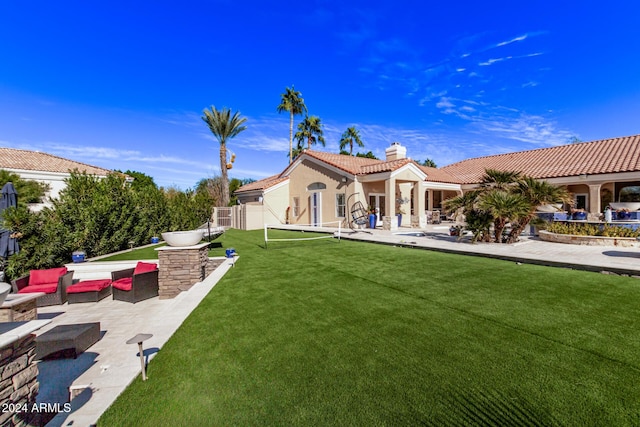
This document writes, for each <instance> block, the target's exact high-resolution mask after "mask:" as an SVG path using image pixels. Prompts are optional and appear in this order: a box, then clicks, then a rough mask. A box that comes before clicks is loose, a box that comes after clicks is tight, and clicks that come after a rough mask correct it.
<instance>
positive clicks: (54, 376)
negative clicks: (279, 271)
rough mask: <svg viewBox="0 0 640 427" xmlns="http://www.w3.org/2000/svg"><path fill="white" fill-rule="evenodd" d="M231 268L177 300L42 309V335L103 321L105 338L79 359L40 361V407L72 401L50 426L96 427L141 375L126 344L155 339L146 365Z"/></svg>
mask: <svg viewBox="0 0 640 427" xmlns="http://www.w3.org/2000/svg"><path fill="white" fill-rule="evenodd" d="M231 267H232V263H231V261H225V262H223V263H222V264H221V265H220V266H218V268H216V270H215V271H213V273H211V274H210V275H209V276H208V277H206V278H205V280H204V281H202V282H199V283H196V284H195V285H194V286H193V287H192V288H191V289H189V290H188V291H187V292H182V293H180V294H179V295H178V296H177V297H176V298H174V299H165V300H160V299H159V298H152V299H148V300H145V301H141V302H139V303H137V304H130V303H127V302H123V301H115V300H112V299H111V298H106V299H104V300H102V301H99V302H97V303H83V304H71V305H69V304H64V305H58V306H50V307H41V308H39V309H38V318H39V319H51V323H49V324H48V325H46V326H45V327H43V328H42V329H40V330H38V331H37V332H36V334H37V335H41V334H43V333H45V332H47V331H49V330H51V329H52V328H54V327H56V326H58V325H67V324H76V323H89V322H100V330H101V335H102V337H101V339H100V340H99V341H98V342H97V343H95V344H94V345H93V346H91V347H90V348H89V349H88V350H87V351H85V352H84V353H82V354H80V355H79V356H78V357H77V359H55V360H46V361H43V362H39V364H38V368H39V370H40V373H39V375H38V380H39V382H40V392H39V394H38V398H37V402H38V403H41V402H42V403H47V404H53V403H56V402H58V403H60V404H61V405H60V406H61V407H62V404H64V403H65V402H67V401H68V399H69V393H70V391H71V396H72V397H73V400H72V401H71V410H70V411H69V412H66V413H65V412H61V413H59V414H58V415H57V416H56V417H54V418H53V419H52V420H51V421H50V422H49V423H48V424H47V425H48V426H62V425H71V424H73V425H80V426H88V425H92V424H95V423H96V421H97V420H98V418H99V417H100V415H101V414H102V412H104V411H105V410H106V409H107V408H108V407H109V405H110V404H111V403H112V402H113V401H114V400H115V399H116V397H117V396H118V395H119V394H120V393H121V392H122V391H123V390H124V389H125V388H126V387H127V386H128V385H129V383H130V382H131V381H133V379H134V378H135V377H136V376H137V375H139V374H140V359H139V356H138V347H137V346H135V345H127V344H126V341H127V340H128V339H130V338H131V337H133V336H135V335H136V334H138V333H149V334H152V335H153V337H152V338H150V339H149V340H147V341H145V342H144V356H145V359H146V361H147V362H148V361H149V360H150V359H152V358H153V357H154V355H155V354H156V353H157V352H158V351H159V350H160V348H162V346H163V345H164V343H166V342H167V340H168V339H169V338H170V337H171V335H173V333H174V332H175V331H176V330H177V329H178V328H179V327H180V325H181V324H182V322H183V321H184V319H186V317H187V316H188V315H189V314H190V313H191V311H192V310H193V309H194V308H195V307H196V306H197V305H198V304H199V303H200V301H201V300H202V299H203V298H204V297H205V296H206V295H207V294H208V293H209V291H210V290H211V289H212V288H213V287H214V286H215V285H216V283H217V282H218V281H219V280H220V278H221V277H222V276H224V274H225V273H226V272H227V271H228V270H229V268H231Z"/></svg>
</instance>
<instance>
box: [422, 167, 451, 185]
mask: <svg viewBox="0 0 640 427" xmlns="http://www.w3.org/2000/svg"><path fill="white" fill-rule="evenodd" d="M418 167H419V168H420V169H422V171H423V172H424V173H426V174H427V179H425V181H431V182H446V183H451V184H461V182H460V180H459V179H458V178H456V177H454V176H453V175H451V174H450V173H449V172H447V171H444V170H442V169H438V168H432V167H429V166H421V165H418Z"/></svg>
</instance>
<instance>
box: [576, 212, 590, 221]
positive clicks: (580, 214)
mask: <svg viewBox="0 0 640 427" xmlns="http://www.w3.org/2000/svg"><path fill="white" fill-rule="evenodd" d="M573 219H574V220H576V221H584V220H585V219H587V213H586V212H574V213H573Z"/></svg>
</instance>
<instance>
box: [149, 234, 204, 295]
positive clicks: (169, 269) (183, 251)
mask: <svg viewBox="0 0 640 427" xmlns="http://www.w3.org/2000/svg"><path fill="white" fill-rule="evenodd" d="M161 249H162V250H158V260H159V270H160V271H159V272H158V287H159V288H158V296H159V298H160V299H169V298H175V297H176V296H177V295H178V294H179V293H180V292H182V291H186V290H189V289H190V288H191V287H192V286H193V285H195V284H196V283H197V282H201V281H203V280H204V278H205V277H206V276H207V275H208V274H209V273H210V271H208V270H209V269H208V268H207V267H208V263H209V255H208V253H209V245H208V244H201V245H197V246H189V247H186V248H181V247H173V248H172V247H168V246H165V247H163V248H161Z"/></svg>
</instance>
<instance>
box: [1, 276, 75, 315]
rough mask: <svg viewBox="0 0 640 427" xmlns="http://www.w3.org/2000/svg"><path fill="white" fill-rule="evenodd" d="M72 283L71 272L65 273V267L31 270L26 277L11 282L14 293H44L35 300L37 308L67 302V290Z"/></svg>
mask: <svg viewBox="0 0 640 427" xmlns="http://www.w3.org/2000/svg"><path fill="white" fill-rule="evenodd" d="M43 277H44V279H43ZM56 277H57V283H56V281H55V279H56ZM43 280H44V281H43ZM49 280H50V282H49ZM72 283H73V271H67V269H66V268H65V267H61V268H52V269H49V270H31V272H30V273H29V274H27V275H26V276H23V277H20V278H18V279H15V280H12V281H11V285H12V287H13V292H14V293H21V294H24V293H31V292H45V295H43V296H41V297H38V299H37V300H36V305H37V306H38V307H46V306H49V305H61V304H64V303H65V302H67V288H68V287H69V286H71V284H72ZM54 285H56V286H55V287H54Z"/></svg>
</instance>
